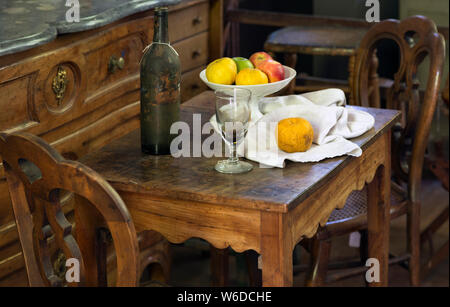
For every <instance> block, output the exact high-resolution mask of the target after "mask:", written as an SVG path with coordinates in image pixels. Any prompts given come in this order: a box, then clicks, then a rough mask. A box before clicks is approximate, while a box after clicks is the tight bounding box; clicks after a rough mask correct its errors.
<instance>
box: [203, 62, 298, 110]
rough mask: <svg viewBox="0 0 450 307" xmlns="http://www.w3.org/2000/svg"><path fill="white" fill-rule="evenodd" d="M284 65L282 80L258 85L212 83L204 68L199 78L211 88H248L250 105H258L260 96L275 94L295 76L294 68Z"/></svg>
mask: <svg viewBox="0 0 450 307" xmlns="http://www.w3.org/2000/svg"><path fill="white" fill-rule="evenodd" d="M283 67H284V75H285V78H284V80H281V81H278V82H273V83H267V84H258V85H223V84H217V83H212V82H209V81H208V79H207V78H206V69H204V70H202V72H201V73H200V79H201V80H202V81H203V82H204V83H205V84H206V85H207V86H208V87H209V88H210V89H212V90H215V91H217V90H224V89H234V88H245V89H248V90H249V91H250V92H251V93H252V98H251V103H250V104H251V105H252V106H254V105H256V106H258V102H259V100H261V98H263V97H265V96H268V95H272V94H275V93H276V92H279V91H281V90H282V89H283V88H285V87H286V86H287V85H288V84H289V83H290V82H291V81H292V79H294V78H295V76H296V75H297V72H296V71H295V69H292V68H290V67H288V66H283ZM258 109H259V106H258Z"/></svg>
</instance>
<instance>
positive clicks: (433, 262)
mask: <svg viewBox="0 0 450 307" xmlns="http://www.w3.org/2000/svg"><path fill="white" fill-rule="evenodd" d="M442 100H443V101H444V103H445V105H444V106H443V110H444V112H443V113H444V114H445V115H446V116H447V117H448V108H449V97H448V76H447V85H446V87H445V89H444V91H443V92H442ZM432 145H433V146H434V147H435V155H434V157H427V158H426V164H427V166H428V168H429V169H430V170H431V172H432V173H433V174H434V175H435V176H436V178H437V179H438V180H439V181H440V182H441V183H442V187H443V188H444V189H445V190H447V192H448V179H449V178H448V168H449V167H448V156H447V155H446V154H445V152H444V148H443V144H442V142H436V143H434V144H432ZM449 209H450V208H449V207H448V206H447V207H446V208H445V209H444V210H442V211H441V212H440V213H439V215H438V216H436V218H435V219H434V220H433V221H432V222H431V223H430V224H429V225H428V226H427V227H426V228H425V229H424V230H423V231H422V233H421V235H420V241H421V245H422V246H423V245H425V244H428V246H429V256H428V259H427V260H426V261H425V263H424V264H423V265H422V269H421V271H420V272H421V276H422V277H424V276H426V275H427V274H428V272H430V271H431V270H432V269H434V268H435V267H436V266H437V265H438V264H439V263H441V262H442V260H444V259H445V258H447V257H448V248H449V240H447V241H446V242H445V243H444V244H443V245H442V246H441V247H440V248H438V249H435V245H434V242H433V235H434V234H435V233H436V232H437V231H438V230H439V228H441V227H442V225H444V224H445V223H446V222H447V221H448V217H449Z"/></svg>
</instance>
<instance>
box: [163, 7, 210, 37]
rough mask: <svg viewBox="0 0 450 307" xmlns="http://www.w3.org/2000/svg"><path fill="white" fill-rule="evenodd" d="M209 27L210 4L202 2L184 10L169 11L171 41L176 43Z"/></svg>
mask: <svg viewBox="0 0 450 307" xmlns="http://www.w3.org/2000/svg"><path fill="white" fill-rule="evenodd" d="M208 27H209V2H208V1H202V2H200V3H199V4H197V5H193V6H191V7H189V8H186V9H183V10H173V11H172V10H169V39H170V41H171V42H172V43H175V42H177V41H179V40H181V39H184V38H186V37H190V36H192V35H194V34H196V33H200V32H204V31H206V30H207V29H208Z"/></svg>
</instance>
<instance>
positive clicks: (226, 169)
mask: <svg viewBox="0 0 450 307" xmlns="http://www.w3.org/2000/svg"><path fill="white" fill-rule="evenodd" d="M214 169H215V170H216V171H218V172H219V173H224V174H242V173H247V172H250V171H251V170H252V169H253V165H251V164H250V163H247V162H243V161H238V162H229V161H228V160H222V161H219V162H217V164H216V166H215V167H214Z"/></svg>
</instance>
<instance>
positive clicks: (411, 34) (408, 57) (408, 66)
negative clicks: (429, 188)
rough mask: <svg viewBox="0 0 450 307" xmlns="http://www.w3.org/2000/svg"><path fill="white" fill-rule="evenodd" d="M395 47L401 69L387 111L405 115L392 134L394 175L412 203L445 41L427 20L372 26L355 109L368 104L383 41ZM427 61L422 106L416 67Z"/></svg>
mask: <svg viewBox="0 0 450 307" xmlns="http://www.w3.org/2000/svg"><path fill="white" fill-rule="evenodd" d="M386 39H387V40H392V41H394V42H396V44H397V45H398V47H399V50H400V67H399V70H398V71H397V73H396V74H395V77H394V83H393V85H392V87H391V88H390V89H389V91H388V97H387V103H386V107H387V108H390V109H398V110H401V111H402V112H403V120H402V123H400V124H399V125H397V126H396V127H395V128H394V129H393V132H392V133H393V138H392V140H393V141H392V169H393V175H394V176H395V177H396V178H398V179H399V180H400V181H403V182H406V183H407V184H408V195H409V198H410V200H411V201H413V202H416V201H419V197H420V195H419V192H420V182H421V177H422V166H423V159H424V154H425V149H426V146H427V141H428V136H429V132H430V126H431V121H432V119H433V114H434V111H435V108H436V102H437V99H438V95H439V87H440V84H441V78H442V73H443V65H444V59H445V41H444V38H443V37H442V36H441V35H440V34H439V33H438V30H437V28H436V25H435V24H434V23H433V22H432V21H431V20H429V19H427V18H426V17H423V16H413V17H409V18H407V19H404V20H403V21H401V22H400V21H398V20H385V21H382V22H380V23H378V24H375V25H374V26H372V27H371V28H370V29H369V30H368V32H367V34H366V35H365V37H364V38H363V40H362V41H361V43H360V46H359V49H358V51H357V54H356V62H355V64H356V65H355V71H354V74H353V84H354V85H355V86H354V88H353V97H354V101H355V103H357V104H360V105H362V106H371V105H370V101H371V100H370V97H369V96H370V93H369V92H370V91H369V87H370V86H369V79H370V74H371V72H372V71H371V70H372V69H371V65H372V64H373V59H372V57H373V55H374V52H376V48H377V44H378V43H379V42H380V41H381V40H386ZM426 56H428V57H429V59H430V67H429V76H428V81H427V85H426V89H425V95H424V98H423V101H422V102H420V100H421V98H420V95H419V82H418V80H417V78H416V73H417V67H418V66H419V64H420V63H422V61H423V60H424V58H425V57H426Z"/></svg>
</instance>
